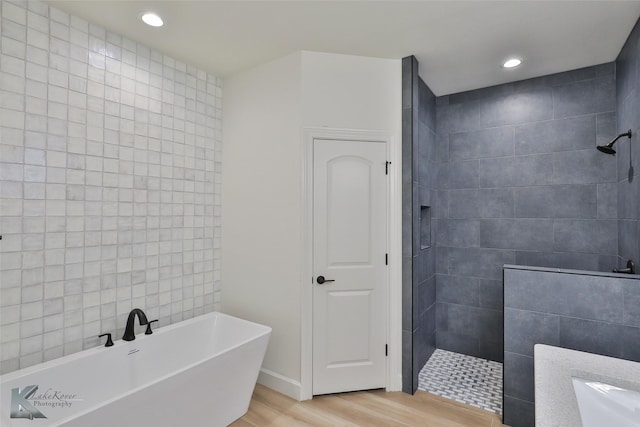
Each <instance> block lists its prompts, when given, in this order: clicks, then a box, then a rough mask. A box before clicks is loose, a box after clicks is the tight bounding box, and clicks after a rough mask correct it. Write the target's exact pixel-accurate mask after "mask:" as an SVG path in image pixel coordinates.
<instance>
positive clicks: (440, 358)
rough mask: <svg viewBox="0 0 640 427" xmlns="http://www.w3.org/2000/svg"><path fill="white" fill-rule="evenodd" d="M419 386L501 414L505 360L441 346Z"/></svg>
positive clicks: (433, 356) (422, 374)
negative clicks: (501, 360)
mask: <svg viewBox="0 0 640 427" xmlns="http://www.w3.org/2000/svg"><path fill="white" fill-rule="evenodd" d="M418 389H420V390H423V391H428V392H429V393H433V394H437V395H438V396H442V397H446V398H448V399H452V400H455V401H457V402H462V403H466V404H467V405H471V406H475V407H476V408H480V409H484V410H487V411H491V412H494V413H496V414H500V415H502V363H498V362H492V361H490V360H485V359H480V358H477V357H472V356H467V355H464V354H459V353H453V352H451V351H445V350H440V349H438V350H436V351H434V352H433V355H432V356H431V358H430V359H429V360H428V361H427V363H426V364H425V365H424V367H423V368H422V370H421V371H420V374H419V377H418Z"/></svg>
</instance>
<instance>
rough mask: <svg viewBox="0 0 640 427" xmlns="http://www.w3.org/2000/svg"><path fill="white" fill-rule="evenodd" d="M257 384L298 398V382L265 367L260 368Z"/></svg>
mask: <svg viewBox="0 0 640 427" xmlns="http://www.w3.org/2000/svg"><path fill="white" fill-rule="evenodd" d="M258 384H262V385H263V386H265V387H269V388H270V389H272V390H275V391H277V392H278V393H282V394H284V395H285V396H289V397H290V398H292V399H295V400H300V390H301V387H300V382H298V381H294V380H292V379H291V378H287V377H285V376H284V375H280V374H278V373H275V372H273V371H270V370H268V369H265V368H261V369H260V375H258Z"/></svg>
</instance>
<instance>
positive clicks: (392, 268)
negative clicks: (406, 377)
mask: <svg viewBox="0 0 640 427" xmlns="http://www.w3.org/2000/svg"><path fill="white" fill-rule="evenodd" d="M302 134H303V135H302V142H303V144H302V230H303V234H302V247H303V253H302V263H303V268H302V277H301V280H300V283H301V284H302V290H301V295H302V301H301V304H300V306H301V313H300V317H301V325H300V326H301V327H300V332H301V347H302V348H301V352H300V353H301V361H300V370H301V372H300V400H308V399H311V398H312V397H313V283H312V278H313V141H314V140H315V139H335V140H350V141H377V142H384V143H385V144H386V147H387V160H388V161H390V162H391V164H390V167H389V185H388V191H387V200H388V208H387V221H388V223H387V242H388V245H389V246H388V251H389V268H388V269H387V281H386V282H387V283H386V286H387V290H386V294H387V296H388V304H387V310H386V313H385V315H386V318H387V320H386V322H385V323H386V325H387V327H386V334H387V343H388V344H389V355H388V357H387V364H386V389H387V391H399V390H401V389H402V167H401V165H402V146H401V145H402V144H401V138H400V137H399V135H394V134H392V133H390V132H384V131H370V130H352V129H332V128H315V127H309V128H303V130H302Z"/></svg>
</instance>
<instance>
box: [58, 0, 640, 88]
mask: <svg viewBox="0 0 640 427" xmlns="http://www.w3.org/2000/svg"><path fill="white" fill-rule="evenodd" d="M48 3H50V4H51V5H53V6H56V7H59V8H61V9H63V10H66V11H67V12H70V13H72V14H75V15H77V16H80V17H82V18H85V19H87V20H89V21H91V22H95V23H98V24H100V25H102V26H104V27H106V28H107V29H109V30H111V31H114V32H117V33H120V34H123V35H125V36H127V37H129V38H131V39H134V40H137V41H139V42H142V43H144V44H146V45H148V46H151V47H153V48H155V49H158V50H160V51H161V52H163V53H166V54H168V55H171V56H173V57H175V58H178V59H180V60H182V61H184V62H186V63H190V64H193V65H196V66H198V67H200V68H203V69H205V70H207V71H210V72H212V73H213V74H216V75H218V76H221V77H226V76H230V75H233V74H234V73H238V72H241V71H243V70H246V69H249V68H251V67H254V66H256V65H259V64H261V63H264V62H267V61H269V60H272V59H275V58H278V57H281V56H284V55H287V54H289V53H292V52H295V51H298V50H313V51H322V52H334V53H344V54H352V55H362V56H373V57H381V58H402V57H405V56H408V55H412V54H413V55H415V56H416V57H417V59H418V61H419V62H420V75H421V77H422V78H423V80H424V81H425V82H426V83H427V84H428V85H429V87H430V88H431V89H432V90H433V91H434V92H435V93H436V95H445V94H450V93H455V92H460V91H464V90H469V89H476V88H480V87H486V86H491V85H495V84H500V83H505V82H509V81H515V80H521V79H525V78H529V77H535V76H541V75H545V74H550V73H555V72H560V71H566V70H571V69H575V68H580V67H585V66H589V65H595V64H601V63H604V62H609V61H613V60H615V58H616V56H617V55H618V53H619V52H620V49H621V47H622V45H623V44H624V42H625V40H626V38H627V36H628V35H629V33H630V32H631V29H632V28H633V25H634V24H635V22H636V20H637V19H638V17H639V16H640V1H611V0H609V1H522V0H520V1H514V0H511V1H480V0H476V1H452V0H448V1H399V0H393V1H375V2H374V1H300V0H299V1H268V0H266V1H251V2H249V1H238V0H236V1H214V0H208V1H190V0H174V1H170V0H161V1H123V0H109V1H105V0H85V1H49V2H48ZM143 11H155V12H156V13H158V14H160V15H161V16H162V18H163V19H164V21H165V25H164V27H162V28H151V27H148V26H146V25H144V24H142V23H141V22H140V20H139V18H138V17H139V15H140V13H141V12H143ZM511 55H516V56H520V57H522V58H523V59H524V63H523V64H522V65H521V66H520V67H518V68H517V69H512V70H504V69H501V67H500V64H501V63H502V61H503V60H504V59H505V58H507V57H509V56H511Z"/></svg>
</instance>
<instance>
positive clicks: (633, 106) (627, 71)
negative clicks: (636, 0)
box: [615, 24, 640, 267]
mask: <svg viewBox="0 0 640 427" xmlns="http://www.w3.org/2000/svg"><path fill="white" fill-rule="evenodd" d="M616 83H617V85H616V92H617V100H618V133H622V132H626V131H627V130H629V129H631V130H632V132H633V137H632V139H631V142H629V139H627V138H622V139H620V140H618V142H617V143H616V147H615V148H616V151H617V154H616V158H617V160H618V255H619V256H620V259H619V261H620V267H623V266H626V263H627V260H628V259H633V260H634V261H635V263H636V266H639V264H640V24H636V26H635V28H634V29H633V31H632V32H631V35H630V36H629V39H628V40H627V42H626V43H625V45H624V47H623V48H622V51H621V52H620V55H619V56H618V59H617V60H616ZM639 267H640V266H639Z"/></svg>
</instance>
